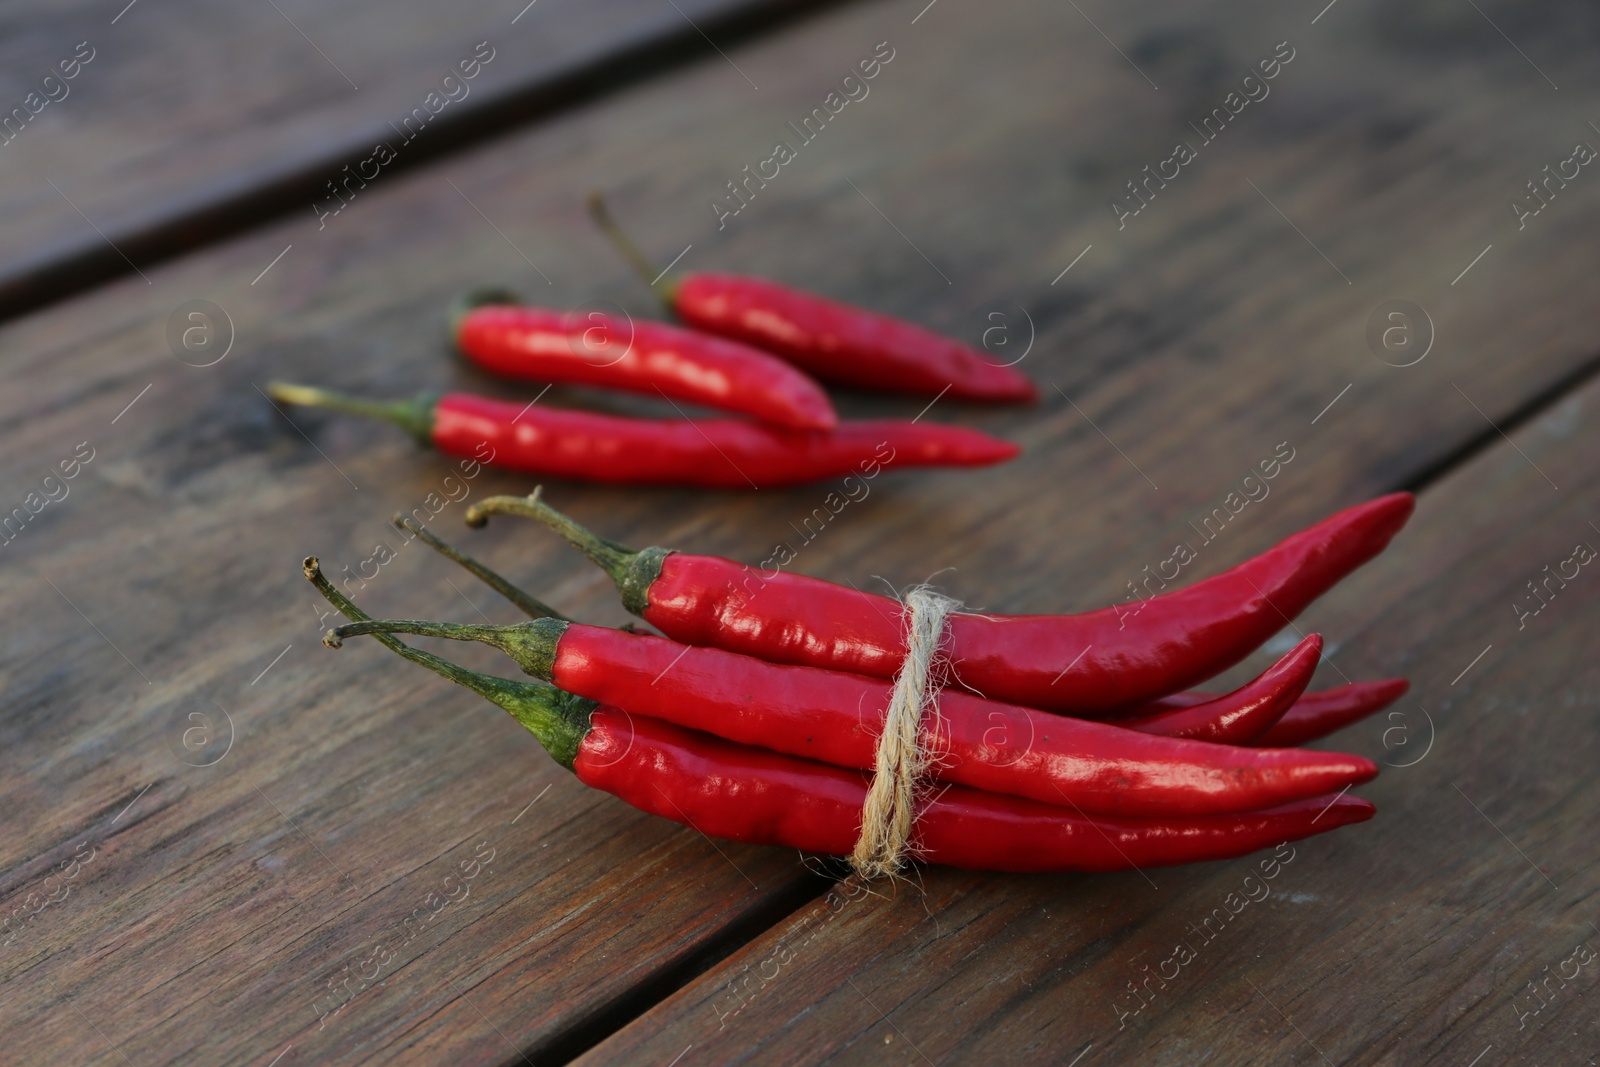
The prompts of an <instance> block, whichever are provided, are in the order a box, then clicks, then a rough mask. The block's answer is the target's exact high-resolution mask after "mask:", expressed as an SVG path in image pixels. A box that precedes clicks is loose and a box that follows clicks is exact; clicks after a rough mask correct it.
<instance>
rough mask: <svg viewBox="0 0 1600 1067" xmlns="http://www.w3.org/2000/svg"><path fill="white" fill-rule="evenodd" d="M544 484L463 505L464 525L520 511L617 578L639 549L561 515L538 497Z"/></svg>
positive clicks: (615, 579) (476, 523) (519, 512)
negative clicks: (601, 535)
mask: <svg viewBox="0 0 1600 1067" xmlns="http://www.w3.org/2000/svg"><path fill="white" fill-rule="evenodd" d="M543 492H544V486H542V485H541V486H535V487H534V490H533V492H531V493H529V494H528V495H527V496H491V497H486V498H485V499H483V500H480V501H478V502H477V503H476V504H474V505H472V506H471V507H469V508H468V509H467V525H468V526H472V527H479V526H485V525H487V524H488V522H489V516H490V515H520V516H522V517H523V518H525V519H535V520H537V521H539V522H542V523H544V524H545V525H546V526H548V527H550V529H552V530H554V531H555V532H556V533H558V534H560V535H561V536H562V537H563V538H564V539H565V540H566V542H567V543H568V544H569V545H571V546H572V547H573V548H576V549H577V550H578V551H579V552H582V553H583V554H584V555H585V556H588V557H589V558H590V559H591V560H593V561H594V562H595V563H597V564H599V565H600V567H601V568H602V569H603V570H604V571H605V572H606V573H607V574H609V575H611V579H612V581H621V580H622V575H623V574H624V573H625V572H626V571H627V568H628V564H629V563H632V562H633V558H634V557H635V556H637V555H638V554H639V553H638V552H637V551H636V550H635V549H631V548H629V547H628V546H627V545H619V544H617V542H615V541H607V540H606V539H605V538H603V537H600V536H599V535H597V534H595V533H594V532H593V531H592V530H590V529H588V528H587V527H584V526H581V525H579V524H578V523H577V522H576V521H575V520H573V519H572V518H571V517H570V516H567V515H563V514H562V513H561V512H559V511H557V510H556V509H555V508H553V507H551V506H550V505H549V504H546V503H545V502H544V500H543V499H542V494H543Z"/></svg>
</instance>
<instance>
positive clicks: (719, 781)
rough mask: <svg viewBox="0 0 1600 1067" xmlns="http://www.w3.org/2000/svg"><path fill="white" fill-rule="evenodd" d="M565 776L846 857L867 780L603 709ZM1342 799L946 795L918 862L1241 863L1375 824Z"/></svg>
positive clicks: (1112, 866) (920, 842)
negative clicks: (1209, 807) (1150, 815)
mask: <svg viewBox="0 0 1600 1067" xmlns="http://www.w3.org/2000/svg"><path fill="white" fill-rule="evenodd" d="M591 721H592V722H593V723H594V724H595V731H596V733H595V734H594V735H591V736H590V737H586V738H585V739H584V742H583V744H582V746H581V747H580V749H579V752H578V755H577V757H576V759H575V760H574V763H573V770H575V771H576V772H577V774H578V778H579V780H580V781H583V782H585V783H586V784H588V785H592V786H594V787H595V788H597V789H603V790H605V791H606V792H608V793H612V794H614V795H616V796H618V797H621V798H622V799H623V800H625V801H627V802H628V803H629V804H632V805H633V806H634V807H636V808H639V809H641V810H643V811H648V812H652V813H654V814H656V815H660V816H662V817H664V818H668V819H671V820H673V821H674V822H678V823H682V824H684V825H686V826H692V827H694V828H695V829H696V830H698V831H700V832H701V833H703V834H707V835H709V836H712V837H724V838H728V839H730V840H733V841H746V842H749V843H751V844H765V845H787V846H788V847H790V848H799V849H804V850H806V851H810V852H822V853H828V854H830V855H836V856H842V855H848V854H849V853H850V851H851V849H852V848H854V847H855V842H856V836H857V835H858V834H859V832H860V828H861V806H862V804H863V802H864V801H865V800H866V796H867V784H868V778H867V776H866V775H865V774H863V773H861V772H860V771H850V770H846V769H844V768H842V767H830V766H828V765H826V764H823V763H814V762H812V761H810V760H803V759H796V758H795V757H793V756H784V755H780V754H779V753H776V752H768V751H766V750H764V749H759V748H752V747H750V746H747V745H739V744H735V743H734V742H731V741H724V740H722V739H720V738H716V737H712V736H710V735H708V734H702V733H696V732H695V731H693V730H685V729H683V728H681V727H677V726H673V725H671V724H669V723H665V722H662V721H660V720H659V719H651V718H648V717H646V716H642V715H635V716H632V717H631V718H630V717H629V716H628V715H627V713H624V712H621V711H617V710H615V709H612V708H607V707H602V708H600V709H598V710H596V711H595V713H594V715H593V717H592V719H591ZM1373 810H1374V809H1373V807H1372V805H1371V804H1369V803H1368V802H1366V801H1365V800H1361V799H1360V798H1357V797H1352V796H1348V795H1337V796H1333V797H1314V798H1311V799H1307V800H1301V801H1296V802H1295V803H1293V804H1285V805H1283V806H1281V807H1276V808H1269V809H1266V810H1264V811H1254V812H1247V813H1242V814H1233V815H1192V816H1169V817H1166V818H1161V819H1135V818H1125V817H1118V816H1113V815H1092V816H1091V815H1080V814H1078V813H1076V812H1073V811H1070V810H1066V809H1062V808H1058V807H1054V806H1052V805H1049V804H1041V803H1039V802H1038V801H1033V800H1027V799H1025V798H1023V797H1011V796H1002V795H999V794H996V793H986V792H984V791H983V790H981V789H968V788H966V787H965V786H959V785H955V786H950V787H948V788H946V789H943V790H940V791H939V792H937V793H935V794H934V795H933V797H932V798H931V799H930V800H928V801H926V802H925V803H924V805H923V806H922V808H921V809H920V810H919V811H918V813H917V822H916V829H915V831H914V834H913V838H912V841H913V846H914V850H915V856H916V858H918V859H920V860H923V861H925V862H927V863H940V864H944V865H946V866H950V867H965V868H968V869H972V870H985V871H1123V870H1128V869H1130V868H1135V867H1138V868H1146V867H1163V866H1172V865H1175V864H1180V863H1196V862H1200V861H1203V860H1217V859H1227V858H1231V857H1234V856H1243V855H1246V854H1248V853H1251V852H1254V851H1256V850H1257V849H1261V848H1267V847H1270V846H1272V845H1276V844H1278V843H1279V842H1283V841H1298V840H1299V839H1300V838H1302V837H1309V836H1310V835H1312V834H1317V833H1322V832H1324V831H1326V830H1331V829H1334V828H1335V827H1338V826H1344V825H1347V824H1349V823H1354V822H1364V821H1366V820H1367V819H1370V818H1371V817H1372V814H1373Z"/></svg>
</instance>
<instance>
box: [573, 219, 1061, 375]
mask: <svg viewBox="0 0 1600 1067" xmlns="http://www.w3.org/2000/svg"><path fill="white" fill-rule="evenodd" d="M589 207H590V210H591V211H592V212H593V214H594V217H595V220H596V222H598V223H599V225H600V228H601V229H602V230H603V231H605V233H606V235H607V236H608V237H610V238H611V240H612V242H613V243H614V244H616V246H617V248H618V250H619V251H621V252H622V254H623V256H624V257H625V258H626V259H627V260H628V262H629V263H630V264H632V265H633V267H634V268H635V269H636V270H638V271H639V273H640V276H641V277H643V278H644V279H645V280H646V281H648V282H649V283H650V284H651V285H652V286H653V287H654V288H655V289H656V291H657V292H659V293H660V294H661V295H662V299H663V301H664V302H665V303H666V305H667V307H668V308H669V309H670V310H672V311H674V312H676V313H677V315H678V316H679V317H680V318H682V319H683V321H684V322H687V323H688V324H689V325H691V326H693V327H695V328H696V329H699V330H704V331H705V332H707V333H713V334H718V335H720V336H722V337H728V338H732V339H733V340H736V341H741V342H743V343H745V344H747V345H753V346H755V347H757V348H763V349H766V350H767V351H769V352H774V353H777V354H778V355H780V356H782V357H784V358H785V359H787V360H789V361H790V362H792V363H794V364H795V365H796V366H798V367H801V368H803V369H805V370H807V371H809V372H810V373H812V374H814V375H816V376H817V377H818V378H821V379H823V380H824V381H830V382H838V383H839V384H841V385H851V386H857V387H859V388H863V389H878V390H884V391H888V392H897V393H916V394H921V395H924V396H928V395H934V394H945V393H948V394H949V395H950V396H951V397H955V398H958V399H962V400H994V401H1021V402H1024V403H1031V402H1032V401H1034V400H1036V399H1037V398H1038V395H1039V393H1038V389H1036V388H1035V387H1034V384H1033V383H1032V382H1031V381H1029V380H1028V379H1027V378H1025V377H1023V376H1022V374H1020V373H1019V372H1017V371H1015V370H1013V369H1012V368H1011V367H1009V366H1003V365H1001V364H998V363H995V362H993V361H992V360H990V359H988V358H986V357H985V356H984V355H983V353H981V352H978V351H977V350H976V349H972V348H968V347H967V346H966V345H963V344H960V343H958V342H956V341H952V340H951V339H950V338H948V337H941V336H940V335H939V334H936V333H933V332H931V331H929V330H925V329H923V328H922V327H920V326H914V325H912V324H911V323H909V322H904V321H902V320H900V319H894V318H890V317H889V316H887V315H878V314H874V313H873V312H870V311H864V310H862V309H861V308H857V307H852V306H850V305H849V304H840V303H837V302H835V301H832V300H826V299H824V298H823V297H820V296H815V295H813V294H811V293H806V292H801V291H800V290H798V289H791V288H789V287H788V286H785V285H779V284H778V283H776V282H770V281H766V280H764V279H761V278H752V277H746V276H742V275H734V274H685V275H682V276H666V275H665V274H664V273H659V272H657V271H656V270H655V268H654V267H653V266H652V265H651V264H650V262H649V260H648V258H647V257H646V256H645V255H644V254H643V253H642V252H640V251H639V250H638V248H637V246H635V245H634V244H633V242H632V241H631V240H630V239H629V238H628V236H627V234H625V233H623V232H622V229H621V228H620V227H618V226H617V224H616V223H615V222H614V221H613V220H612V218H611V216H610V213H609V212H608V211H607V210H606V207H605V202H604V201H603V200H602V199H601V197H600V195H599V194H598V193H594V194H591V196H590V198H589Z"/></svg>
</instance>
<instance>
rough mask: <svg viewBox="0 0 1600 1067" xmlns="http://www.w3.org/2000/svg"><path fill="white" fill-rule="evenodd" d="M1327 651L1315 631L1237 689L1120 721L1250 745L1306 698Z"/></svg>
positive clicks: (1132, 726) (1128, 726)
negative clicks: (1209, 698)
mask: <svg viewBox="0 0 1600 1067" xmlns="http://www.w3.org/2000/svg"><path fill="white" fill-rule="evenodd" d="M1321 656H1322V638H1321V636H1319V635H1317V634H1312V635H1311V636H1309V637H1307V638H1306V639H1305V640H1304V641H1301V642H1300V643H1299V644H1298V645H1296V646H1295V647H1294V648H1293V649H1292V650H1291V651H1290V652H1289V654H1288V655H1286V656H1284V657H1283V658H1282V659H1280V660H1279V661H1278V662H1277V663H1275V664H1273V665H1272V666H1271V667H1268V668H1267V670H1266V671H1265V672H1264V673H1263V674H1261V675H1260V676H1259V677H1257V678H1256V679H1255V680H1254V681H1252V682H1250V683H1249V684H1247V685H1245V686H1242V687H1241V688H1239V689H1236V690H1234V691H1233V692H1232V693H1225V694H1223V695H1222V696H1219V697H1214V698H1213V699H1211V700H1207V701H1203V702H1198V703H1194V704H1191V705H1189V706H1188V707H1173V708H1164V709H1162V710H1160V711H1156V712H1152V713H1150V714H1147V715H1138V716H1133V717H1131V718H1127V719H1116V720H1114V722H1115V725H1117V726H1120V727H1122V728H1123V729H1126V730H1138V731H1140V732H1141V733H1147V734H1160V735H1162V736H1164V737H1187V738H1190V739H1192V740H1195V741H1210V742H1213V743H1215V744H1219V745H1248V744H1250V743H1251V742H1253V741H1255V740H1256V739H1258V738H1260V737H1262V736H1263V735H1264V734H1266V732H1267V731H1268V730H1270V729H1272V727H1273V726H1274V725H1275V724H1276V723H1277V722H1278V721H1279V720H1280V719H1282V718H1283V716H1284V715H1285V714H1286V713H1287V712H1288V710H1289V709H1290V708H1291V707H1293V706H1294V703H1295V701H1296V700H1299V699H1300V695H1301V694H1302V693H1304V692H1305V690H1306V686H1307V685H1309V684H1310V682H1311V676H1312V675H1313V674H1314V673H1316V670H1317V661H1318V659H1320V658H1321ZM1282 747H1285V748H1288V747H1291V746H1288V745H1285V746H1282Z"/></svg>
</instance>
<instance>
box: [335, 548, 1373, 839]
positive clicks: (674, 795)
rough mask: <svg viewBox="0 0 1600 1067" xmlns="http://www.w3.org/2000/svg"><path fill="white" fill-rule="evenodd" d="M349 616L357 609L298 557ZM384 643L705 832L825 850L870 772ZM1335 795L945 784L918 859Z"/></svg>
mask: <svg viewBox="0 0 1600 1067" xmlns="http://www.w3.org/2000/svg"><path fill="white" fill-rule="evenodd" d="M305 572H306V576H307V577H308V578H309V579H311V581H312V582H313V583H314V584H316V586H317V588H318V590H319V591H320V592H321V593H322V594H323V596H325V597H327V598H328V600H329V601H330V602H332V603H333V604H334V605H335V606H336V607H338V608H339V610H340V611H341V612H343V613H344V614H345V615H346V616H347V617H349V618H351V619H356V620H367V618H368V617H367V616H366V615H365V614H364V613H363V612H361V611H360V610H359V609H357V608H356V607H355V605H353V604H351V603H350V601H349V600H348V598H346V597H345V596H344V595H343V594H342V593H340V592H339V591H338V590H336V589H335V588H334V587H333V585H332V584H331V583H329V582H328V580H327V579H326V578H324V577H323V576H322V574H321V572H320V571H319V570H318V569H317V561H316V560H315V559H314V558H308V559H307V560H306V561H305ZM374 636H376V637H377V638H378V639H379V640H380V641H382V642H383V643H384V644H385V645H387V646H388V647H389V648H390V649H392V650H394V651H395V652H397V653H399V654H400V655H402V656H404V657H405V658H407V659H409V660H411V661H412V662H414V663H417V664H420V665H421V666H424V667H427V668H428V669H429V670H432V671H434V672H436V673H438V674H440V675H442V676H444V677H446V678H449V679H450V680H452V681H454V682H457V683H458V684H460V685H463V686H465V687H467V688H469V689H471V690H473V691H474V692H476V693H478V694H479V695H480V696H482V697H484V698H485V699H487V700H489V701H491V702H492V703H495V704H497V705H499V706H500V707H502V708H504V709H505V710H506V711H508V712H509V713H510V714H511V715H512V717H514V718H515V719H516V720H517V721H518V722H520V723H522V725H523V726H524V727H525V728H527V730H528V731H529V732H530V733H532V734H533V735H534V737H535V738H536V739H538V741H539V743H540V744H541V745H542V746H543V747H544V748H545V750H546V751H547V752H549V753H550V755H551V756H552V757H553V758H555V760H556V761H557V762H558V763H560V764H561V765H562V766H564V767H568V768H570V769H571V770H572V771H573V772H574V773H575V774H576V775H577V777H578V780H579V781H582V782H584V783H585V784H587V785H590V786H593V787H595V788H597V789H603V790H605V791H606V792H608V793H612V794H614V795H615V796H618V797H620V798H622V799H623V800H625V801H627V802H628V803H629V804H632V805H633V806H634V807H636V808H639V809H640V810H642V811H647V812H651V813H654V814H657V815H661V816H663V817H665V818H668V819H671V820H673V821H674V822H678V823H682V824H684V825H687V826H692V827H694V828H695V829H696V830H698V831H699V832H701V833H703V834H706V835H708V836H714V837H724V838H728V839H730V840H734V841H745V842H749V843H752V844H769V845H785V846H787V847H790V848H799V849H805V850H808V851H813V852H822V853H829V854H832V855H847V854H848V853H849V852H850V851H851V850H852V849H853V848H854V846H855V840H856V836H857V835H858V833H859V831H860V826H861V809H862V805H863V803H864V802H865V800H866V795H867V785H868V776H867V775H866V774H864V773H862V772H860V771H853V770H847V769H845V768H842V767H830V766H828V765H826V764H823V763H816V762H813V761H811V760H806V759H797V758H796V757H794V756H785V755H782V754H780V753H776V752H771V751H767V750H765V749H760V748H754V747H751V746H749V745H741V744H737V743H735V742H731V741H725V740H722V739H721V738H717V737H713V736H711V735H709V734H704V733H700V732H697V731H694V730H686V729H683V728H682V727H678V726H673V725H672V724H670V723H667V722H663V721H661V720H659V719H652V718H650V717H648V716H644V715H632V714H630V713H628V712H626V711H623V710H621V709H617V708H611V707H607V706H605V705H597V704H595V702H594V701H591V700H584V699H582V698H579V697H574V696H572V695H570V694H567V693H563V692H562V691H561V690H559V689H555V688H551V687H547V686H538V685H530V684H528V683H525V682H516V681H512V680H510V679H507V678H496V677H494V676H493V675H487V674H483V673H480V672H478V671H471V670H468V669H466V668H464V667H461V666H459V665H458V664H455V663H451V662H450V661H449V660H446V659H443V658H441V657H439V656H434V655H432V654H430V653H427V652H423V651H421V650H420V649H414V648H411V647H409V646H407V645H405V644H402V643H401V642H400V641H398V640H396V639H395V638H393V637H391V636H389V635H388V634H376V635H374ZM1372 814H1373V807H1372V805H1371V804H1369V803H1367V802H1366V801H1364V800H1360V799H1358V798H1356V797H1351V796H1347V795H1342V794H1340V795H1335V796H1333V797H1331V798H1329V797H1315V798H1311V799H1308V800H1301V801H1297V802H1295V803H1293V804H1286V805H1282V806H1280V807H1276V808H1270V809H1267V810H1264V811H1254V812H1247V813H1243V814H1232V815H1195V816H1187V817H1169V818H1163V819H1136V818H1118V817H1115V816H1109V815H1101V816H1086V815H1079V814H1077V813H1075V812H1069V811H1065V810H1063V809H1061V808H1058V807H1054V806H1051V805H1048V804H1041V803H1038V802H1036V801H1031V800H1027V799H1025V798H1023V797H1013V796H1001V795H997V794H993V793H986V792H983V791H982V790H977V789H968V788H965V787H962V786H950V787H948V788H946V789H944V790H942V791H940V792H939V793H937V794H935V795H934V796H933V797H932V798H931V799H929V800H928V801H926V802H924V804H923V805H922V807H921V809H920V811H919V812H918V815H917V824H916V830H915V834H914V838H913V843H914V845H915V849H916V855H917V857H918V858H919V859H922V860H925V861H927V862H930V863H942V864H946V865H949V866H954V867H967V868H971V869H977V870H997V871H1117V870H1127V869H1129V868H1133V867H1139V868H1144V867H1159V866H1168V865H1172V864H1179V863H1193V862H1199V861H1203V860H1217V859H1227V858H1230V857H1233V856H1242V855H1245V854H1246V853H1249V852H1253V851H1255V850H1257V849H1260V848H1265V847H1267V846H1269V845H1275V844H1277V843H1279V842H1283V841H1296V840H1299V839H1300V838H1302V837H1308V836H1310V835H1312V834H1317V833H1322V832H1325V831H1327V830H1332V829H1334V828H1336V827H1339V826H1343V825H1346V824H1349V823H1354V822H1363V821H1365V820H1367V819H1369V818H1371V817H1372Z"/></svg>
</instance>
